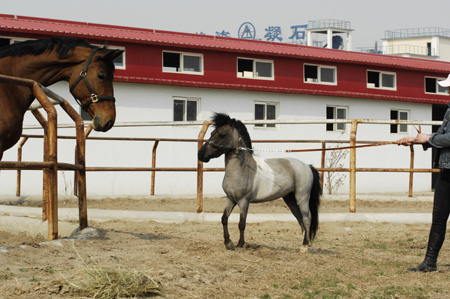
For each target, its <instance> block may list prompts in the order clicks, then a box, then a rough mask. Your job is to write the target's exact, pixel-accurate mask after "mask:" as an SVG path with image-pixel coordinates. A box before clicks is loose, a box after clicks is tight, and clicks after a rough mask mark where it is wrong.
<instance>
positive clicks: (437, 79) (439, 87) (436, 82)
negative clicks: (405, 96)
mask: <svg viewBox="0 0 450 299" xmlns="http://www.w3.org/2000/svg"><path fill="white" fill-rule="evenodd" d="M427 79H434V80H435V87H436V92H431V91H427ZM445 79H446V78H438V77H431V76H425V78H424V92H425V94H435V95H442V96H448V87H442V86H440V85H439V84H438V81H442V80H445ZM441 88H442V89H444V91H439V89H441Z"/></svg>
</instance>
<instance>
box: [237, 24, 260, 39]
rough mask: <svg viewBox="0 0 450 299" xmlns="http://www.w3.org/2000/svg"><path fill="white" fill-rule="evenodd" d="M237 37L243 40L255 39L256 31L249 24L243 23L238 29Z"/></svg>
mask: <svg viewBox="0 0 450 299" xmlns="http://www.w3.org/2000/svg"><path fill="white" fill-rule="evenodd" d="M238 37H239V38H244V39H256V29H255V26H253V24H252V23H250V22H245V23H243V24H242V25H241V27H239V30H238Z"/></svg>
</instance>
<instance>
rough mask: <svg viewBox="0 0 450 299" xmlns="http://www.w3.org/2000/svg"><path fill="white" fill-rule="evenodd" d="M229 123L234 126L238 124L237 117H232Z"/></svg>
mask: <svg viewBox="0 0 450 299" xmlns="http://www.w3.org/2000/svg"><path fill="white" fill-rule="evenodd" d="M229 124H230V125H231V126H232V127H234V126H235V125H236V119H235V118H230V121H229Z"/></svg>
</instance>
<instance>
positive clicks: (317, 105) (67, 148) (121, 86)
mask: <svg viewBox="0 0 450 299" xmlns="http://www.w3.org/2000/svg"><path fill="white" fill-rule="evenodd" d="M51 89H52V90H54V91H55V92H57V93H58V94H60V95H62V96H64V97H66V98H67V99H68V100H70V101H71V102H72V103H73V105H74V106H75V105H76V104H75V102H74V101H73V100H72V97H71V96H70V94H69V92H68V87H67V84H65V83H58V84H56V85H55V86H52V87H51ZM115 96H116V99H117V102H116V104H117V108H118V109H117V119H116V122H117V123H122V122H137V121H144V122H149V121H171V120H172V117H173V116H172V113H173V97H174V96H184V97H197V98H200V99H201V100H200V101H201V102H200V110H201V112H200V115H199V118H200V119H201V120H207V119H210V117H211V116H212V113H213V112H224V113H228V114H229V115H230V116H231V117H233V118H237V119H241V120H253V119H254V104H255V101H269V102H276V103H279V106H278V108H279V119H281V120H292V119H299V120H304V119H325V118H326V116H325V115H326V114H325V112H326V107H327V105H339V106H346V107H348V108H349V115H348V118H358V119H389V117H390V109H405V110H408V111H410V119H411V120H430V119H431V105H430V104H419V103H407V102H393V101H383V100H368V99H358V98H345V97H325V96H314V95H297V94H285V93H264V92H257V91H245V90H223V89H208V88H192V87H175V86H164V85H151V84H131V83H115ZM58 113H59V123H70V121H68V118H67V117H65V116H64V113H63V112H62V111H61V110H60V109H58ZM25 124H26V125H30V124H37V121H35V120H34V118H33V116H32V115H31V114H29V113H27V115H26V118H25ZM247 127H248V129H249V133H250V136H251V138H252V139H254V140H257V139H300V140H301V139H306V140H308V139H314V140H324V139H325V140H349V138H350V137H349V126H348V129H347V131H346V132H344V133H338V132H327V131H326V130H325V125H324V124H320V125H317V124H315V125H278V126H277V128H255V127H254V126H253V125H249V126H247ZM199 131H200V126H193V127H177V126H168V127H160V126H158V127H132V128H123V127H114V128H113V129H111V130H110V131H109V132H107V133H98V132H93V133H91V136H111V137H151V138H193V139H195V138H197V136H198V133H199ZM211 131H212V130H211V129H210V130H209V131H208V132H207V134H206V136H207V137H209V135H210V132H211ZM423 131H425V132H429V131H430V128H428V127H424V128H423ZM410 132H411V134H412V135H413V134H414V133H415V131H414V129H413V128H410ZM24 133H28V134H41V130H34V129H33V130H25V131H24ZM58 133H59V134H60V135H74V129H59V131H58ZM403 136H405V135H402V134H391V133H390V130H389V125H367V124H365V125H360V126H359V128H358V133H357V139H358V140H371V141H373V140H380V141H386V140H388V141H389V140H397V139H399V138H401V137H403ZM331 146H335V144H333V145H331ZM74 147H75V142H74V141H70V140H69V141H68V140H60V141H59V142H58V155H59V160H60V161H61V162H73V156H74ZM152 147H153V142H142V141H133V142H129V141H95V140H88V141H87V157H86V159H87V166H88V167H92V166H123V167H139V166H140V167H150V166H151V152H152ZM254 147H255V148H257V149H262V150H273V151H275V152H267V151H261V152H258V151H257V152H256V154H257V155H258V156H260V157H263V158H271V157H295V158H298V159H300V160H303V161H305V162H306V163H309V164H312V165H314V166H316V167H320V161H321V159H320V152H309V153H282V152H276V151H279V150H285V149H299V148H307V147H308V148H320V144H266V143H255V144H254ZM16 149H17V145H16V147H14V148H13V149H11V150H9V151H7V152H5V155H4V159H3V160H4V161H9V160H15V159H16V155H17V150H16ZM23 159H24V160H30V161H39V160H42V140H37V139H32V140H29V141H28V142H27V144H26V146H25V147H24V150H23ZM415 161H416V164H415V167H417V168H429V167H430V166H431V152H430V151H428V152H423V151H422V150H421V149H419V148H417V149H416V155H415ZM342 162H343V164H344V165H345V166H344V167H347V165H348V163H349V161H348V156H347V159H346V160H345V161H342ZM196 163H197V144H196V143H172V142H161V143H160V145H159V147H158V151H157V166H158V167H196ZM223 166H224V160H223V158H222V157H221V158H218V159H215V160H213V161H211V162H210V163H208V164H205V167H223ZM408 166H409V148H406V147H397V146H393V145H389V146H383V147H376V148H366V149H359V150H358V151H357V167H400V168H406V167H408ZM15 175H16V172H15V171H6V170H3V171H1V172H0V192H1V194H0V195H14V194H15V190H16V189H15V186H16V177H15ZM408 176H409V175H408V174H406V173H400V174H396V173H358V174H357V193H370V192H376V193H385V192H406V191H407V190H408ZM22 177H23V179H22V182H23V184H22V195H39V194H41V193H42V174H41V171H24V172H23V175H22ZM222 178H223V173H212V172H208V173H205V175H204V193H205V195H217V194H219V195H220V194H223V191H222V188H221V182H222ZM87 179H88V196H90V197H95V196H138V195H148V194H149V193H150V173H148V172H139V173H136V172H89V173H88V175H87ZM414 183H415V184H414V188H415V191H429V190H430V188H431V187H430V186H431V175H430V174H415V182H414ZM72 190H73V172H60V173H59V192H60V194H67V195H70V194H72V192H73V191H72ZM195 193H196V173H194V172H191V173H185V172H165V173H163V172H158V173H157V174H156V194H159V195H193V194H195ZM339 193H348V174H347V175H346V180H345V184H344V185H343V186H342V188H340V189H339Z"/></svg>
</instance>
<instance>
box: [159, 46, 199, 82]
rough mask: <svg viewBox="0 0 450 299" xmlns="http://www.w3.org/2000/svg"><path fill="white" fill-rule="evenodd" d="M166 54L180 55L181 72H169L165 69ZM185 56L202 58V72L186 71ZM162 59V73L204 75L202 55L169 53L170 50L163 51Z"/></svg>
mask: <svg viewBox="0 0 450 299" xmlns="http://www.w3.org/2000/svg"><path fill="white" fill-rule="evenodd" d="M164 53H171V54H179V55H180V56H179V65H180V66H179V68H180V70H179V71H171V70H167V69H164V68H165V67H164ZM185 56H192V57H199V58H200V63H199V68H200V71H198V72H197V71H185V70H184V64H185V60H184V57H185ZM161 59H162V71H163V73H172V74H188V75H200V76H202V75H204V72H205V69H204V56H203V54H201V53H190V52H179V51H168V50H163V51H162V55H161Z"/></svg>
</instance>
